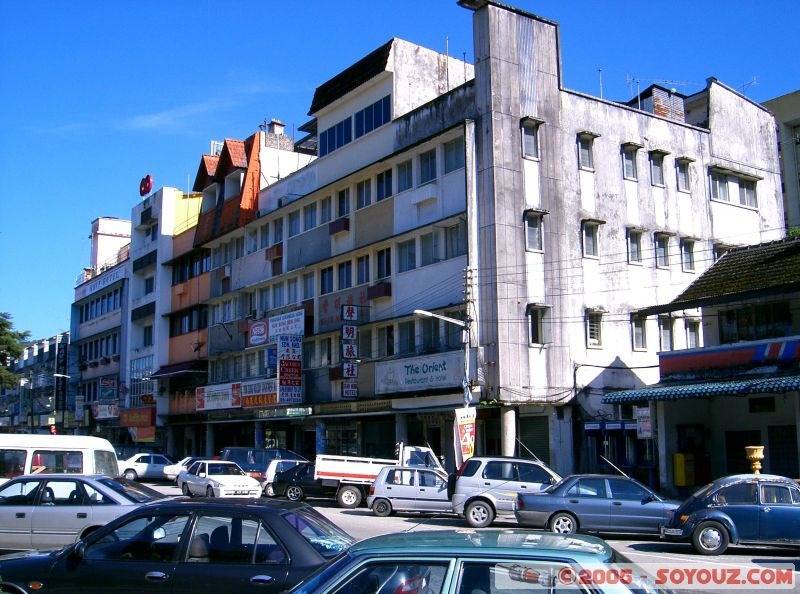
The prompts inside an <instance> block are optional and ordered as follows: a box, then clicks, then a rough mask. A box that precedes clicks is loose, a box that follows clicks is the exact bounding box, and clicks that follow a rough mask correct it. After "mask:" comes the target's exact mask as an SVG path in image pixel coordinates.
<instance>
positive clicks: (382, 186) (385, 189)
mask: <svg viewBox="0 0 800 594" xmlns="http://www.w3.org/2000/svg"><path fill="white" fill-rule="evenodd" d="M375 186H376V187H375V197H376V199H377V200H378V202H380V201H381V200H383V199H385V198H388V197H389V196H391V195H392V170H391V169H387V170H386V171H384V172H383V173H379V174H378V175H377V176H375Z"/></svg>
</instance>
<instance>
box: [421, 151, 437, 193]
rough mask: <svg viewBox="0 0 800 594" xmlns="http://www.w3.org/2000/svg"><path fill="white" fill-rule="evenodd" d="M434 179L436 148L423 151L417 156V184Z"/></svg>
mask: <svg viewBox="0 0 800 594" xmlns="http://www.w3.org/2000/svg"><path fill="white" fill-rule="evenodd" d="M435 179H436V149H431V150H429V151H425V152H424V153H422V154H420V156H419V185H422V184H427V183H428V182H431V181H433V180H435Z"/></svg>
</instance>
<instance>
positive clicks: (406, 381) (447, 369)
mask: <svg viewBox="0 0 800 594" xmlns="http://www.w3.org/2000/svg"><path fill="white" fill-rule="evenodd" d="M463 378H464V353H462V352H459V351H453V352H450V353H441V354H437V355H429V356H427V357H414V358H410V359H399V360H395V361H382V362H378V363H375V393H376V394H391V393H393V392H413V391H417V390H429V389H435V388H450V387H455V386H458V387H459V388H461V383H462V380H463Z"/></svg>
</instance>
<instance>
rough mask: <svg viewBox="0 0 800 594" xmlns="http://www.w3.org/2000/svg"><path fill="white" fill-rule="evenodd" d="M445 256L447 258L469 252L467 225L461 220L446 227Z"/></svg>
mask: <svg viewBox="0 0 800 594" xmlns="http://www.w3.org/2000/svg"><path fill="white" fill-rule="evenodd" d="M444 251H445V255H444V257H445V258H446V259H450V258H455V257H457V256H463V255H464V254H466V253H467V225H466V223H465V222H459V223H458V224H457V225H452V226H451V227H448V228H447V229H445V232H444Z"/></svg>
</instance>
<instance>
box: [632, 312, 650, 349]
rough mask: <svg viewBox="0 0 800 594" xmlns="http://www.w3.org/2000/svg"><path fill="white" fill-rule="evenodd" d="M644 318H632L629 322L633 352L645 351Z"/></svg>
mask: <svg viewBox="0 0 800 594" xmlns="http://www.w3.org/2000/svg"><path fill="white" fill-rule="evenodd" d="M646 323H647V321H646V319H645V318H633V319H632V320H631V338H632V340H633V350H634V351H646V350H647V331H646Z"/></svg>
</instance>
